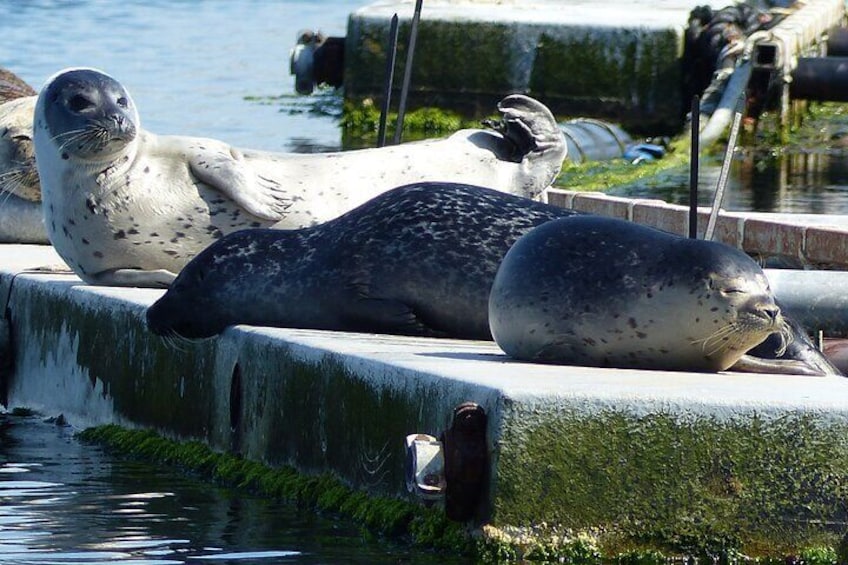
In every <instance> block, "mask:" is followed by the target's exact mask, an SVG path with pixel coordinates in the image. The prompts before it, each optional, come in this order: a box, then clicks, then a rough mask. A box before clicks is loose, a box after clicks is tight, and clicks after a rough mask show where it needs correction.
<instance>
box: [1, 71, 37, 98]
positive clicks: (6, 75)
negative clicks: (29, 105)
mask: <svg viewBox="0 0 848 565" xmlns="http://www.w3.org/2000/svg"><path fill="white" fill-rule="evenodd" d="M36 94H38V93H37V92H36V91H35V89H34V88H33V87H31V86H30V85H29V84H28V83H27V82H26V81H25V80H24V79H22V78H21V77H19V76H18V75H16V74H15V73H13V72H12V71H10V70H8V69H4V68H3V67H0V104H3V103H4V102H8V101H9V100H15V99H16V98H24V97H27V96H35V95H36Z"/></svg>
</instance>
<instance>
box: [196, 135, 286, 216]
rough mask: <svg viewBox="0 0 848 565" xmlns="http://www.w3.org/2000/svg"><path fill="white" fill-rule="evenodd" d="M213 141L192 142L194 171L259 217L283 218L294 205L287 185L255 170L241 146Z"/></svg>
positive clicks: (205, 182)
mask: <svg viewBox="0 0 848 565" xmlns="http://www.w3.org/2000/svg"><path fill="white" fill-rule="evenodd" d="M211 143H212V142H210V143H204V144H203V145H202V146H201V145H194V146H192V148H191V149H192V154H191V155H190V156H189V169H190V170H191V172H192V174H193V175H194V176H195V177H197V179H198V180H199V181H201V182H203V183H204V184H206V185H208V186H209V187H211V188H213V189H215V190H217V191H219V192H221V193H223V194H225V195H226V196H228V197H229V198H231V199H232V200H234V201H235V202H236V204H238V205H239V206H241V207H242V208H244V209H245V210H246V211H247V212H249V213H251V214H253V215H254V216H256V217H257V218H262V219H263V220H272V221H279V220H282V219H283V218H284V217H285V213H286V210H287V209H288V208H289V207H290V206H291V205H292V200H291V198H290V197H289V195H288V194H287V193H286V191H285V189H284V188H283V187H282V186H281V185H280V184H279V183H278V182H276V181H275V180H274V179H270V178H267V177H263V176H262V175H259V174H257V173H256V172H255V171H253V170H252V169H251V167H250V166H249V165H247V164H246V163H245V160H244V155H242V153H241V152H240V151H239V150H238V149H235V148H232V147H229V146H227V145H224V144H221V146H212V145H211Z"/></svg>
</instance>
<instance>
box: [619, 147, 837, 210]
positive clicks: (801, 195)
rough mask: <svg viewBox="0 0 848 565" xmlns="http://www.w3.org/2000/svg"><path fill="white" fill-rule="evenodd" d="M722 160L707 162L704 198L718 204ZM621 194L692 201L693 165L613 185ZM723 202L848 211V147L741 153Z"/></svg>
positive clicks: (733, 206)
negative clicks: (645, 179) (716, 201)
mask: <svg viewBox="0 0 848 565" xmlns="http://www.w3.org/2000/svg"><path fill="white" fill-rule="evenodd" d="M720 169H721V163H720V162H717V161H716V160H715V159H713V160H712V161H711V162H710V161H707V162H702V164H701V174H700V178H699V182H698V196H699V197H698V202H699V204H700V205H703V206H708V205H710V204H712V200H713V195H714V192H715V186H716V183H717V181H718V177H719V172H720ZM610 194H614V195H618V196H628V197H638V198H660V199H662V200H665V201H666V202H671V203H673V204H682V205H688V204H689V170H688V168H682V169H679V170H674V171H672V172H670V173H664V174H662V175H659V176H658V177H657V178H656V179H650V180H648V181H642V182H641V183H640V184H638V185H631V186H625V187H620V188H617V189H614V190H611V191H610ZM722 208H724V209H725V210H731V211H750V210H753V211H756V212H779V213H807V214H848V153H846V152H845V151H844V150H824V149H822V150H815V151H793V152H787V153H784V154H780V155H769V154H764V153H763V152H761V151H748V152H741V153H738V154H737V155H736V156H735V158H734V160H733V162H732V165H731V169H730V175H729V176H728V185H727V191H726V192H725V197H724V201H723V204H722Z"/></svg>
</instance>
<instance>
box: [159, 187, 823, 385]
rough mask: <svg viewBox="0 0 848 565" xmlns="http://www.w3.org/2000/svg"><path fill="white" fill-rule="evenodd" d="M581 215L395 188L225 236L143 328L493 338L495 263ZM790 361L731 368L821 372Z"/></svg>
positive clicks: (508, 200) (195, 335) (477, 192)
mask: <svg viewBox="0 0 848 565" xmlns="http://www.w3.org/2000/svg"><path fill="white" fill-rule="evenodd" d="M578 214H579V213H578V212H575V211H573V210H567V209H562V208H557V207H555V206H551V205H548V204H543V203H539V202H534V201H531V200H528V199H526V198H520V197H516V196H513V195H509V194H504V193H501V192H497V191H493V190H490V189H486V188H481V187H476V186H470V185H458V184H453V183H418V184H413V185H408V186H404V187H399V188H396V189H394V190H391V191H389V192H387V193H384V194H382V195H380V196H378V197H376V198H374V199H373V200H371V201H369V202H367V203H366V204H363V205H362V206H360V207H358V208H356V209H355V210H352V211H351V212H348V213H347V214H344V215H342V216H340V217H339V218H337V219H335V220H331V221H330V222H327V223H326V224H322V225H318V226H314V227H310V228H304V229H301V230H293V231H286V230H265V229H260V230H245V231H241V232H238V233H234V234H231V235H228V236H226V237H224V238H223V239H221V240H219V241H217V242H216V243H214V244H212V245H211V246H210V247H209V248H208V249H206V250H204V251H203V252H201V253H200V254H199V255H198V256H197V257H195V258H194V259H193V260H191V261H190V262H189V263H188V264H187V265H186V266H185V268H184V269H183V270H182V272H180V274H179V276H178V277H177V279H176V281H175V282H174V284H172V285H171V287H170V288H169V289H168V290H167V292H165V294H164V295H163V296H162V297H161V298H160V299H159V300H157V301H156V302H155V303H154V304H153V305H151V306H150V307H149V308H148V310H147V317H146V319H147V325H148V327H149V328H150V330H151V331H152V332H153V333H155V334H158V335H161V336H165V337H166V338H169V339H170V338H187V339H202V338H207V337H212V336H214V335H217V334H219V333H220V332H222V331H223V330H224V328H226V327H227V326H230V325H235V324H252V325H264V326H276V327H298V328H312V329H326V330H343V331H359V332H373V333H390V334H402V335H418V336H428V337H454V338H466V339H480V340H491V339H492V335H491V332H490V330H489V291H490V289H491V286H492V282H493V281H494V279H495V274H496V272H497V270H498V267H499V265H500V262H501V259H502V258H503V257H504V255H506V253H507V251H508V250H509V248H510V246H511V245H512V244H513V242H515V241H516V240H518V238H519V237H520V236H522V235H523V234H525V233H527V232H529V231H530V230H532V229H534V228H536V226H541V225H543V224H545V223H546V222H550V221H554V220H555V221H561V220H560V218H569V217H571V216H575V215H578ZM638 228H639V227H638V226H637V229H638ZM536 229H539V228H536ZM669 237H670V236H669ZM592 245H598V242H597V241H594V242H592ZM707 245H708V246H709V245H712V244H707ZM716 245H717V244H716ZM697 262H698V260H697V259H694V258H693V260H692V264H693V265H694V264H696V263H697ZM752 272H754V273H756V271H755V270H754V271H752ZM758 281H759V279H755V283H745V284H757V282H758ZM740 284H741V282H740ZM527 285H528V286H529V287H531V288H534V287H536V286H537V283H536V282H535V281H533V280H532V279H528V281H527ZM734 290H735V289H734ZM679 313H680V309H675V308H668V309H667V311H666V312H662V314H664V315H666V316H675V315H679ZM671 323H672V322H668V324H669V325H671ZM776 323H777V322H776ZM734 329H738V330H739V331H740V332H741V333H742V334H743V335H745V334H746V333H747V332H748V330H746V329H745V328H734ZM727 337H728V338H729V339H736V336H735V333H733V332H728V333H727ZM785 342H786V339H785V336H784V343H785ZM748 357H749V356H745V359H747V358H748ZM767 357H768V356H767ZM786 357H787V359H792V363H787V362H783V361H775V360H773V359H758V360H757V359H753V358H752V362H751V363H749V364H747V365H745V366H742V365H737V366H734V369H736V370H742V371H753V372H780V373H798V372H810V373H811V374H812V373H815V372H816V371H815V368H812V369H810V370H809V371H807V370H806V369H803V370H801V369H799V366H800V365H799V364H803V363H804V362H805V361H808V360H809V356H805V357H803V358H798V359H794V358H792V356H791V355H789V354H788V352H787V356H786Z"/></svg>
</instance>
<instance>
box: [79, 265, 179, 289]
mask: <svg viewBox="0 0 848 565" xmlns="http://www.w3.org/2000/svg"><path fill="white" fill-rule="evenodd" d="M175 278H177V275H175V274H174V273H172V272H171V271H167V270H165V269H156V270H152V271H145V270H143V269H111V270H108V271H100V272H99V273H95V274H93V275H87V276H86V277H85V280H86V282H87V283H90V284H96V285H102V286H134V287H150V288H168V287H169V286H171V283H172V282H174V279H175Z"/></svg>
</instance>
